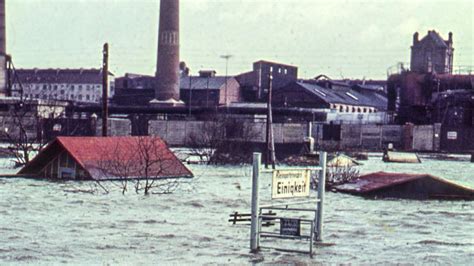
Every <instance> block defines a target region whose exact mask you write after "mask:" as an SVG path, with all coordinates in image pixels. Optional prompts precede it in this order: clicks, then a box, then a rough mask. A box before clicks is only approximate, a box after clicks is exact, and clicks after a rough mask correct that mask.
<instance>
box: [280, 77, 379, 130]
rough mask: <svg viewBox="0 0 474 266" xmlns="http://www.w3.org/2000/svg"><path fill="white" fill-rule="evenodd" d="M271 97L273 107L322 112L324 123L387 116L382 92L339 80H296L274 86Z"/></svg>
mask: <svg viewBox="0 0 474 266" xmlns="http://www.w3.org/2000/svg"><path fill="white" fill-rule="evenodd" d="M328 82H329V81H328ZM333 84H339V83H333ZM272 99H273V100H272V104H273V106H275V107H284V108H288V109H292V108H305V109H313V110H317V111H318V112H320V113H324V114H325V117H326V119H324V122H327V123H329V122H332V123H358V124H384V123H386V122H387V120H388V118H387V113H386V110H387V97H386V95H385V93H384V92H383V91H373V90H368V89H366V88H364V87H363V86H358V87H357V89H352V88H351V87H350V86H348V85H347V86H342V84H339V85H338V86H335V85H334V86H331V87H322V86H319V85H317V84H316V83H315V82H314V80H313V81H298V82H292V83H290V84H288V85H286V86H285V87H283V88H280V89H277V90H275V91H274V92H273V97H272Z"/></svg>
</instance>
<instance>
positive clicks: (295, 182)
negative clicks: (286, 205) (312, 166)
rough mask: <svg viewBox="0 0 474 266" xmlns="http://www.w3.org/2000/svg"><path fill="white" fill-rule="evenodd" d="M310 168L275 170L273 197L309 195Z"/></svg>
mask: <svg viewBox="0 0 474 266" xmlns="http://www.w3.org/2000/svg"><path fill="white" fill-rule="evenodd" d="M309 182H310V171H309V170H275V171H273V179H272V199H284V198H299V197H308V196H309V187H310V184H309Z"/></svg>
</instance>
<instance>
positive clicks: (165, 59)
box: [155, 0, 179, 102]
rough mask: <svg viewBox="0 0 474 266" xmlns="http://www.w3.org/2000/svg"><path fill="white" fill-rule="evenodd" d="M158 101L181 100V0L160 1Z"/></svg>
mask: <svg viewBox="0 0 474 266" xmlns="http://www.w3.org/2000/svg"><path fill="white" fill-rule="evenodd" d="M155 76H156V79H157V86H156V88H155V97H156V100H157V101H158V102H162V101H170V100H174V101H175V102H178V101H179V0H161V1H160V21H159V29H158V58H157V64H156V75H155ZM172 102H173V101H172Z"/></svg>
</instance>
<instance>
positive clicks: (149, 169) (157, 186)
mask: <svg viewBox="0 0 474 266" xmlns="http://www.w3.org/2000/svg"><path fill="white" fill-rule="evenodd" d="M121 145H127V146H126V147H124V146H121ZM163 145H164V143H163V142H161V141H156V138H150V137H136V138H135V139H134V142H133V143H128V144H127V143H117V145H116V147H115V148H114V149H113V151H112V152H110V148H109V149H107V152H104V155H103V156H102V158H103V159H102V160H101V161H100V162H99V166H98V168H99V169H100V171H101V172H102V176H103V177H104V179H105V180H108V181H110V183H111V184H115V185H117V184H118V186H119V187H120V189H121V192H122V194H125V192H127V191H128V190H129V189H130V188H132V189H133V190H134V191H135V192H136V193H137V194H139V193H143V194H144V195H149V194H168V193H172V192H174V191H175V190H176V189H177V188H178V186H179V185H180V184H182V183H185V182H186V181H187V180H189V179H186V178H176V175H177V174H179V173H177V172H176V171H177V169H179V167H181V165H177V164H178V163H179V164H180V162H179V161H178V160H177V159H176V158H175V157H174V155H173V156H170V153H169V152H168V151H167V149H165V148H164V147H163ZM101 183H103V182H101Z"/></svg>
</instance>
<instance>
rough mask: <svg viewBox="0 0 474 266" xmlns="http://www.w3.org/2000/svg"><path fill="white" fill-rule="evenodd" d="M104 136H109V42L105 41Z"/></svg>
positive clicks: (103, 77)
mask: <svg viewBox="0 0 474 266" xmlns="http://www.w3.org/2000/svg"><path fill="white" fill-rule="evenodd" d="M102 55H103V61H102V136H104V137H107V122H108V117H109V44H108V43H104V48H103V51H102Z"/></svg>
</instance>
